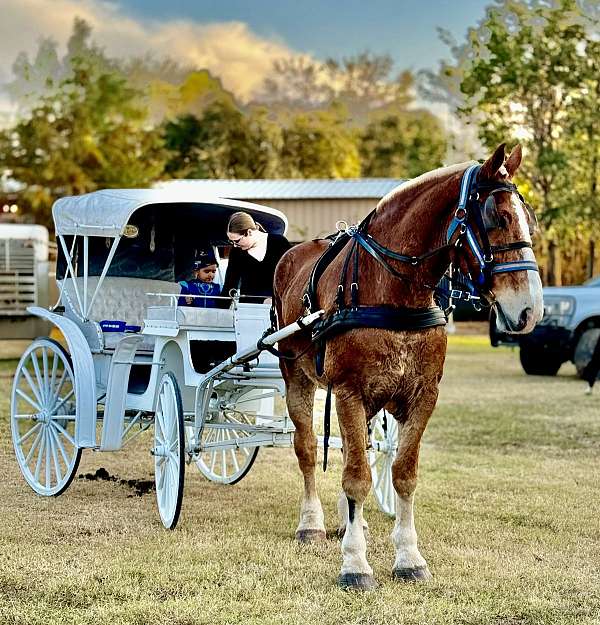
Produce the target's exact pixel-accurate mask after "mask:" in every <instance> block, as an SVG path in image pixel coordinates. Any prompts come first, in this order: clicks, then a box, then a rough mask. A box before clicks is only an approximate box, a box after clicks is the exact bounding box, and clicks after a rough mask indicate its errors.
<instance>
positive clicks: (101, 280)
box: [87, 235, 121, 314]
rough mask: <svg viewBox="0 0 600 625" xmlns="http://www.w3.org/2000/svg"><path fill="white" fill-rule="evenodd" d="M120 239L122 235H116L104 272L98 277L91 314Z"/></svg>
mask: <svg viewBox="0 0 600 625" xmlns="http://www.w3.org/2000/svg"><path fill="white" fill-rule="evenodd" d="M120 240H121V236H120V235H119V236H118V237H115V238H114V240H113V242H112V245H111V247H110V252H108V257H107V259H106V262H105V263H104V267H103V268H102V273H101V274H100V278H98V284H97V285H96V289H95V290H94V294H93V295H92V299H91V300H90V305H89V307H88V310H87V312H88V314H90V313H91V311H92V306H93V305H94V302H95V301H96V296H97V295H98V293H99V291H100V287H101V286H102V283H103V282H104V278H105V277H106V274H107V272H108V268H109V267H110V263H111V262H112V259H113V256H114V255H115V252H116V251H117V245H119V241H120Z"/></svg>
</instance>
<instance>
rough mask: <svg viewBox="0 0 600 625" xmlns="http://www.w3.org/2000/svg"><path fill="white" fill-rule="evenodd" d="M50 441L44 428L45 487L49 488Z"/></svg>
mask: <svg viewBox="0 0 600 625" xmlns="http://www.w3.org/2000/svg"><path fill="white" fill-rule="evenodd" d="M50 443H51V441H50V431H49V430H48V428H46V488H50V484H51V479H50V478H51V475H50V473H51V468H52V467H51V466H50Z"/></svg>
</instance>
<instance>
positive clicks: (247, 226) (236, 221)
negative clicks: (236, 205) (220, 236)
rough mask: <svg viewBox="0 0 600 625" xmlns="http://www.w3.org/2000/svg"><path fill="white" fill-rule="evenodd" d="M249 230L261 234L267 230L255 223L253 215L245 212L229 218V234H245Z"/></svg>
mask: <svg viewBox="0 0 600 625" xmlns="http://www.w3.org/2000/svg"><path fill="white" fill-rule="evenodd" d="M248 230H260V231H261V232H266V230H265V229H264V228H263V227H262V226H261V225H260V224H259V223H258V222H256V221H254V219H253V218H252V215H249V214H248V213H244V212H239V213H233V215H232V216H231V217H230V218H229V223H228V224H227V232H233V233H234V234H244V233H245V232H247V231H248Z"/></svg>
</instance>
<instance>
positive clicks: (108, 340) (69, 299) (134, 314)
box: [59, 276, 181, 351]
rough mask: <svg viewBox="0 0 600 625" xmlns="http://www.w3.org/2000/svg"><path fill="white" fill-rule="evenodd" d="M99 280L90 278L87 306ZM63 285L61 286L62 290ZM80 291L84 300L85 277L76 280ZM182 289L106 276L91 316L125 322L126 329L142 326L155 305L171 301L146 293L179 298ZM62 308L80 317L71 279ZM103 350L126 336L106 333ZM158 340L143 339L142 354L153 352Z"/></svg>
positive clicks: (92, 317)
mask: <svg viewBox="0 0 600 625" xmlns="http://www.w3.org/2000/svg"><path fill="white" fill-rule="evenodd" d="M98 279H99V276H89V277H88V302H89V301H90V299H91V298H92V295H93V293H94V291H95V290H96V285H97V284H98ZM60 286H61V282H59V287H60ZM77 288H78V290H79V294H80V297H81V299H82V300H83V277H81V276H80V277H78V278H77ZM180 291H181V286H180V285H179V284H178V283H175V282H167V281H164V280H148V279H146V278H121V277H116V276H107V277H106V278H105V279H104V281H103V283H102V286H101V287H100V291H99V292H98V295H97V296H96V300H95V301H94V307H93V308H92V309H91V310H90V312H89V318H90V319H92V320H93V321H97V322H100V321H103V320H105V319H117V320H121V321H125V322H126V323H127V325H134V326H142V323H143V320H144V317H145V316H146V311H147V309H148V308H149V307H150V306H151V305H152V304H157V303H161V302H164V303H168V302H169V298H166V297H165V298H159V297H156V296H150V295H146V294H147V293H165V294H170V295H178V294H179V292H180ZM62 304H63V305H64V306H65V309H70V310H71V311H73V312H74V313H75V314H76V315H78V316H79V305H78V303H77V296H76V295H75V289H74V286H73V281H72V280H70V279H68V280H67V284H66V286H65V290H64V291H63V296H62ZM103 335H104V347H105V348H106V349H112V348H114V347H115V345H116V344H117V343H118V342H119V341H120V340H121V339H122V338H123V336H125V335H126V334H125V333H123V332H104V333H103ZM154 341H155V337H153V336H144V340H143V342H142V344H141V345H140V347H139V349H140V350H141V351H151V350H152V349H153V348H154Z"/></svg>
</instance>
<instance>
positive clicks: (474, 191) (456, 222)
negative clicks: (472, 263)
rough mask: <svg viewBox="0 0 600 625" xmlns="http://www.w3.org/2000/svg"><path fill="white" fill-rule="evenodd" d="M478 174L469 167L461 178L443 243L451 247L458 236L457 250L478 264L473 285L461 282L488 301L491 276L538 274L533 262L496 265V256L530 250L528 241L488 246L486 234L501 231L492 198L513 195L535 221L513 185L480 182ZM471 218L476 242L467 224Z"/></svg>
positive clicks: (468, 280) (477, 168) (478, 167)
mask: <svg viewBox="0 0 600 625" xmlns="http://www.w3.org/2000/svg"><path fill="white" fill-rule="evenodd" d="M480 170H481V165H471V166H470V167H469V168H468V169H467V170H466V171H465V173H464V174H463V177H462V180H461V186H460V196H459V200H458V206H457V208H456V211H455V213H454V217H453V219H452V221H451V222H450V226H449V227H448V231H447V233H446V241H447V243H450V242H451V241H452V240H453V237H455V235H456V233H457V232H458V236H456V238H454V242H455V245H456V247H458V248H460V247H461V246H466V247H468V249H469V250H470V251H471V253H472V255H473V257H474V258H475V260H476V261H477V264H478V269H479V274H478V275H477V279H476V281H475V282H473V280H472V279H471V277H470V276H464V275H462V276H461V279H462V280H463V281H464V283H465V285H467V286H468V287H469V288H470V290H474V291H475V292H477V293H478V294H479V296H480V297H481V296H484V299H486V300H487V299H488V297H489V293H490V289H491V283H492V278H493V276H494V275H496V274H500V273H513V272H517V271H539V269H538V266H537V263H536V262H535V261H533V260H514V261H505V262H501V263H499V262H497V261H496V258H495V254H497V253H501V252H508V251H512V250H521V249H524V248H531V243H530V242H529V241H513V242H511V243H506V244H504V245H490V240H489V237H488V232H490V231H492V230H496V229H499V228H501V227H502V226H501V223H500V219H499V216H498V211H497V207H496V200H495V197H494V196H495V194H496V193H499V192H501V191H505V192H508V193H514V194H516V195H517V196H518V197H519V200H520V201H521V203H522V205H523V207H524V208H525V210H526V211H527V213H528V214H529V216H530V219H532V220H534V221H535V215H534V214H533V211H532V210H531V208H530V207H529V206H528V205H527V203H526V202H525V200H524V199H523V196H522V195H521V194H520V193H519V190H518V189H517V186H516V185H514V184H512V183H511V182H508V181H497V182H479V181H478V180H477V178H478V175H479V172H480ZM485 194H487V199H486V200H485V202H484V203H482V202H481V196H482V195H485ZM471 215H472V217H473V222H474V224H475V229H476V231H477V234H478V235H479V239H478V237H477V236H476V233H475V230H474V229H473V227H472V226H471V224H470V223H469V221H468V220H469V216H471Z"/></svg>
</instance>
